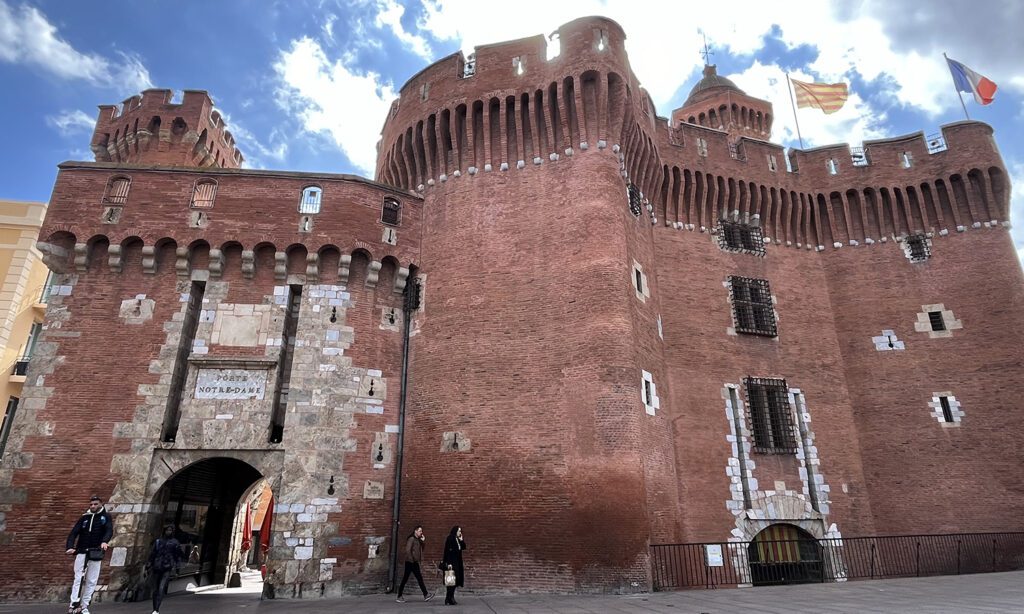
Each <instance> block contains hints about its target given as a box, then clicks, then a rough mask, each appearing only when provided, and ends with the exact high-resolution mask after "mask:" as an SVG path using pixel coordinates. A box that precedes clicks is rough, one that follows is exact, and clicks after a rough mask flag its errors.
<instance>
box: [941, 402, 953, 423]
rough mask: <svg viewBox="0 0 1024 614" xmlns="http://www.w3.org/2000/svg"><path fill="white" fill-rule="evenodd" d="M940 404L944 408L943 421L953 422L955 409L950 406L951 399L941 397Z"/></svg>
mask: <svg viewBox="0 0 1024 614" xmlns="http://www.w3.org/2000/svg"><path fill="white" fill-rule="evenodd" d="M939 404H940V405H941V406H942V420H943V421H944V422H953V408H952V407H950V406H949V397H939Z"/></svg>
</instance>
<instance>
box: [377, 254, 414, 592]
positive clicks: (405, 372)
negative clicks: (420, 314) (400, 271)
mask: <svg viewBox="0 0 1024 614" xmlns="http://www.w3.org/2000/svg"><path fill="white" fill-rule="evenodd" d="M404 299H405V300H404V301H403V303H402V385H401V389H400V391H399V393H398V446H397V447H398V450H397V452H396V454H395V505H394V509H393V511H392V512H391V553H390V555H389V558H388V585H387V590H386V591H385V592H388V593H390V592H393V591H394V590H395V580H396V579H397V578H396V574H395V572H396V571H397V570H396V567H397V565H398V514H399V511H400V509H401V506H402V456H403V452H404V448H405V399H406V396H407V394H408V388H409V329H410V328H411V324H412V312H413V311H415V310H417V309H419V307H420V285H419V283H417V281H416V277H415V274H413V275H410V276H409V281H408V282H407V283H406V286H405V295H404Z"/></svg>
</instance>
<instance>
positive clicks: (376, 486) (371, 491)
mask: <svg viewBox="0 0 1024 614" xmlns="http://www.w3.org/2000/svg"><path fill="white" fill-rule="evenodd" d="M363 498H364V499H383V498H384V482H374V481H373V480H366V483H365V484H363Z"/></svg>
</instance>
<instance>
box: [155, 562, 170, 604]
mask: <svg viewBox="0 0 1024 614" xmlns="http://www.w3.org/2000/svg"><path fill="white" fill-rule="evenodd" d="M170 581H171V570H170V569H165V570H163V571H155V570H154V571H153V611H154V612H159V611H160V603H161V602H162V601H163V600H164V595H166V594H167V584H168V583H169V582H170Z"/></svg>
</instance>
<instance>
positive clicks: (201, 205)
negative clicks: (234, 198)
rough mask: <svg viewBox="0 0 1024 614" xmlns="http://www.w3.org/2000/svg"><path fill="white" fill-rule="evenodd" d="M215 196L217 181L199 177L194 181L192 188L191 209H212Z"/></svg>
mask: <svg viewBox="0 0 1024 614" xmlns="http://www.w3.org/2000/svg"><path fill="white" fill-rule="evenodd" d="M216 198H217V182H216V181H213V180H212V179H200V180H199V181H196V185H195V187H194V188H193V189H192V202H191V203H190V205H189V206H190V207H192V208H193V209H213V201H214V200H215V199H216Z"/></svg>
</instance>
